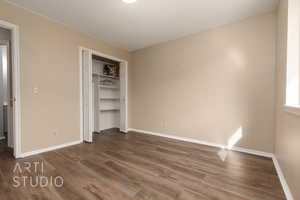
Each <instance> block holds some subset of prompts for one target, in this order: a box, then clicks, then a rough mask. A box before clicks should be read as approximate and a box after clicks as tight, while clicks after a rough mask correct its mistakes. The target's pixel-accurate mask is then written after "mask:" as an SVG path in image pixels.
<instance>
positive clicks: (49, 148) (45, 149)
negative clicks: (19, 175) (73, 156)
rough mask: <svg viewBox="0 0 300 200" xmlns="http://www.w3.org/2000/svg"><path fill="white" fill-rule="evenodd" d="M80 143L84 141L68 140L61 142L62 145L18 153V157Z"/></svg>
mask: <svg viewBox="0 0 300 200" xmlns="http://www.w3.org/2000/svg"><path fill="white" fill-rule="evenodd" d="M80 143H82V141H81V140H78V141H74V142H68V143H65V144H61V145H56V146H52V147H47V148H43V149H39V150H35V151H29V152H26V153H22V154H20V155H18V157H17V158H25V157H28V156H33V155H37V154H41V153H45V152H48V151H54V150H57V149H62V148H65V147H69V146H73V145H76V144H80Z"/></svg>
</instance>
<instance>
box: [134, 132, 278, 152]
mask: <svg viewBox="0 0 300 200" xmlns="http://www.w3.org/2000/svg"><path fill="white" fill-rule="evenodd" d="M128 131H134V132H139V133H144V134H148V135H155V136H160V137H165V138H171V139H175V140H181V141H185V142H191V143H195V144H202V145H207V146H213V147H217V148H222V149H228V148H227V146H226V145H223V144H217V143H212V142H205V141H201V140H196V139H192V138H187V137H179V136H173V135H168V134H163V133H155V132H151V131H145V130H139V129H133V128H130V129H128ZM230 150H232V151H238V152H243V153H248V154H253V155H258V156H263V157H268V158H273V153H268V152H263V151H256V150H252V149H246V148H241V147H233V148H231V149H230Z"/></svg>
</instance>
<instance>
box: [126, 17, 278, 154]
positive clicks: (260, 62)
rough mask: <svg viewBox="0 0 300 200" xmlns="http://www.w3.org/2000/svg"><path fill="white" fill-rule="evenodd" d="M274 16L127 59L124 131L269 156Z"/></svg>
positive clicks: (271, 150)
mask: <svg viewBox="0 0 300 200" xmlns="http://www.w3.org/2000/svg"><path fill="white" fill-rule="evenodd" d="M275 36H276V14H275V13H268V14H264V15H260V16H255V17H251V18H248V19H245V20H242V21H240V22H237V23H234V24H229V25H225V26H223V27H220V28H216V29H212V30H209V31H207V32H202V33H199V34H195V35H192V36H189V37H185V38H182V39H178V40H175V41H169V42H166V43H162V44H159V45H155V46H152V47H149V48H146V49H142V50H138V51H136V52H134V54H133V57H132V59H133V69H132V70H133V71H132V87H133V89H132V91H134V93H133V98H132V101H133V102H132V105H134V106H133V107H131V109H132V113H131V122H132V123H131V127H132V128H135V129H141V130H146V131H152V132H158V133H164V134H169V135H173V136H181V137H188V138H193V139H198V140H202V141H206V142H213V143H218V144H227V143H228V141H229V140H230V138H233V137H234V136H238V134H239V133H240V132H239V131H242V137H241V138H240V140H239V141H238V143H237V144H236V146H240V147H244V148H250V149H255V150H261V151H266V152H273V150H274V149H273V148H274V141H273V140H274V136H273V134H274V110H275V103H274V99H275V95H274V90H275V88H274V87H275V86H274V85H275V84H274V83H275V51H276V50H275V49H276V48H275Z"/></svg>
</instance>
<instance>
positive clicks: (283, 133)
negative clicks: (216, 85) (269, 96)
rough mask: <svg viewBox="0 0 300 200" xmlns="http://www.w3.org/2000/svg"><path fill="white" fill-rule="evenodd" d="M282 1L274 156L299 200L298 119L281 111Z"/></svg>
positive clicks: (283, 74) (283, 69) (285, 7)
mask: <svg viewBox="0 0 300 200" xmlns="http://www.w3.org/2000/svg"><path fill="white" fill-rule="evenodd" d="M292 1H298V0H282V1H281V3H280V6H279V9H278V48H277V49H278V51H277V109H276V110H277V119H276V120H277V122H276V143H275V155H276V158H277V159H278V162H279V164H280V167H281V168H282V170H283V173H284V176H285V178H286V180H287V182H288V185H289V187H290V189H291V190H292V193H293V195H294V199H300V191H299V183H300V173H299V168H300V156H299V153H300V117H299V116H296V115H293V114H289V113H287V112H285V111H284V109H283V107H282V106H283V105H284V104H285V88H286V84H285V83H286V68H287V20H288V2H292ZM290 5H292V4H290Z"/></svg>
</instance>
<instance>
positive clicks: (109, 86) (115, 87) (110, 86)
mask: <svg viewBox="0 0 300 200" xmlns="http://www.w3.org/2000/svg"><path fill="white" fill-rule="evenodd" d="M99 87H100V88H106V89H116V90H118V89H120V88H119V87H117V86H113V85H99Z"/></svg>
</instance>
